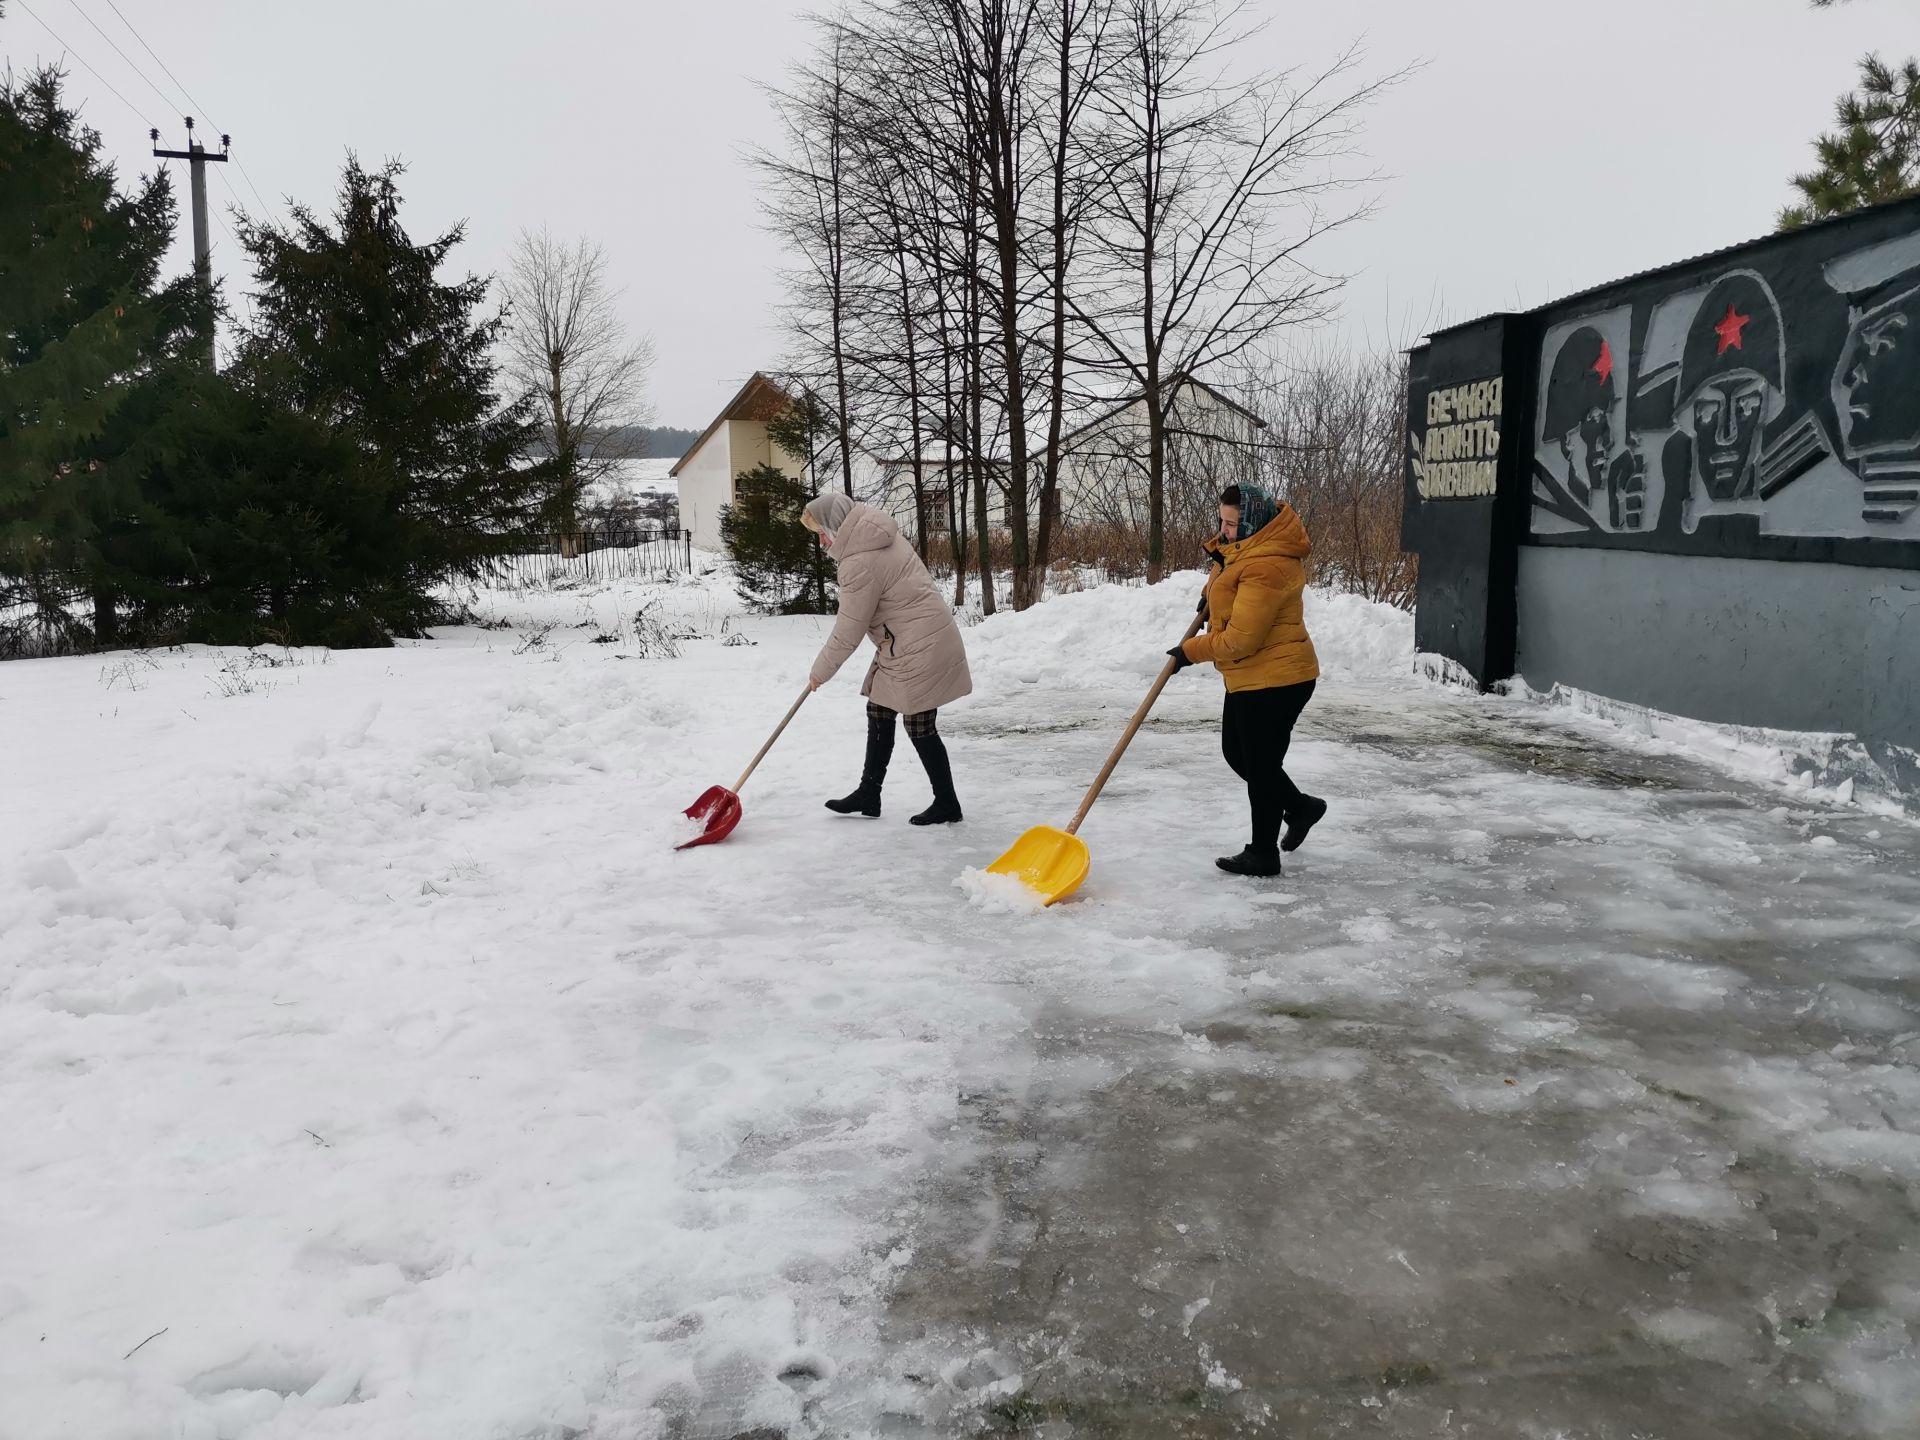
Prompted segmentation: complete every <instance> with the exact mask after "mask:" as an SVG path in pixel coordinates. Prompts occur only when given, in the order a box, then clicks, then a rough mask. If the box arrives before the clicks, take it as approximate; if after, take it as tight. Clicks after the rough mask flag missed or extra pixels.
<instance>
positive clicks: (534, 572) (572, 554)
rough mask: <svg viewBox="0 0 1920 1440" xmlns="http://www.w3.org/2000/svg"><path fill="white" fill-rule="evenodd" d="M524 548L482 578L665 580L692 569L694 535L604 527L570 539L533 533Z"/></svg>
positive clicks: (508, 581) (515, 581) (513, 581)
mask: <svg viewBox="0 0 1920 1440" xmlns="http://www.w3.org/2000/svg"><path fill="white" fill-rule="evenodd" d="M522 543H523V546H524V548H521V549H518V550H516V551H515V553H514V554H511V555H502V556H500V557H498V558H497V559H494V560H492V561H489V562H488V564H487V567H486V570H485V572H484V577H483V578H484V579H485V580H487V581H490V582H492V583H495V584H505V585H564V584H587V583H592V582H594V581H601V580H633V579H640V578H652V577H664V576H667V575H671V574H673V573H675V572H676V571H686V570H691V569H692V568H693V532H692V531H690V530H660V529H639V528H631V529H630V528H622V527H617V526H605V527H599V528H594V529H586V530H579V531H576V532H574V533H573V534H572V535H566V536H562V535H530V536H527V537H525V539H524V541H523V542H522Z"/></svg>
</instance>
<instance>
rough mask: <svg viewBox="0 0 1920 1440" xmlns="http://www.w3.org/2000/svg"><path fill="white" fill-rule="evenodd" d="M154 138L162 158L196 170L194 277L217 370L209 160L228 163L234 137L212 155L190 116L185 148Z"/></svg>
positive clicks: (225, 139) (206, 340)
mask: <svg viewBox="0 0 1920 1440" xmlns="http://www.w3.org/2000/svg"><path fill="white" fill-rule="evenodd" d="M148 134H150V135H151V136H152V137H153V153H154V154H155V155H157V156H159V157H160V158H161V159H162V160H185V161H186V162H187V163H188V167H189V169H190V171H191V173H192V180H193V186H192V188H193V279H194V286H195V288H196V289H197V290H199V292H200V304H201V306H202V307H203V309H202V317H203V318H202V321H201V324H202V326H203V327H204V328H203V333H202V335H201V341H202V343H203V344H204V345H205V346H206V361H207V368H208V369H209V370H211V369H213V365H214V358H213V242H212V241H211V240H210V239H209V238H208V236H207V163H208V162H209V161H212V162H214V163H215V164H222V165H224V164H225V163H226V160H227V152H228V151H229V150H231V149H232V148H233V137H232V136H231V135H222V136H221V137H220V153H219V154H218V155H212V154H209V153H208V152H207V148H206V146H204V145H202V144H201V143H200V142H199V141H198V140H196V139H194V138H193V117H192V116H191V115H189V116H187V148H186V149H184V150H162V149H161V148H160V132H159V131H158V130H151V131H149V132H148Z"/></svg>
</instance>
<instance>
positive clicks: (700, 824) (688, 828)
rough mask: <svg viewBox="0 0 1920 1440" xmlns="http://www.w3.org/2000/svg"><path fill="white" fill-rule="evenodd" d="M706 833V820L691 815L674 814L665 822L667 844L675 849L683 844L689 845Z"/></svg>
mask: <svg viewBox="0 0 1920 1440" xmlns="http://www.w3.org/2000/svg"><path fill="white" fill-rule="evenodd" d="M706 833H707V822H706V821H705V820H697V819H695V818H694V817H693V816H691V815H675V816H674V817H673V818H672V819H671V820H669V821H668V822H667V844H668V846H669V847H671V848H672V849H675V850H678V849H679V848H680V847H681V846H683V845H691V844H692V843H693V842H694V841H696V840H698V839H699V838H700V837H701V836H702V835H704V834H706Z"/></svg>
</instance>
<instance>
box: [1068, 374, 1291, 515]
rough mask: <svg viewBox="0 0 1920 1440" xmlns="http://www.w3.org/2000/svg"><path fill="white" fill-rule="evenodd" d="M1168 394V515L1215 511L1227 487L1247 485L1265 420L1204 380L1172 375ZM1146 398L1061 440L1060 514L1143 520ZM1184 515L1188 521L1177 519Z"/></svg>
mask: <svg viewBox="0 0 1920 1440" xmlns="http://www.w3.org/2000/svg"><path fill="white" fill-rule="evenodd" d="M1161 390H1162V392H1163V393H1164V394H1165V396H1166V400H1165V402H1164V403H1165V405H1166V410H1167V426H1166V429H1167V433H1166V441H1167V453H1166V456H1165V461H1164V465H1165V469H1164V472H1163V473H1164V476H1165V479H1166V486H1167V499H1168V510H1169V513H1170V514H1171V515H1175V516H1179V515H1180V512H1181V511H1183V510H1186V509H1189V508H1193V507H1198V509H1199V510H1201V511H1205V510H1209V509H1211V508H1212V505H1213V500H1214V497H1215V496H1216V495H1217V494H1218V492H1219V491H1220V490H1223V489H1225V488H1226V487H1227V486H1228V485H1235V484H1239V483H1241V482H1243V481H1247V480H1251V479H1252V478H1253V475H1254V473H1255V471H1256V469H1257V468H1258V467H1257V465H1256V463H1255V454H1256V450H1257V447H1258V446H1259V444H1260V432H1261V431H1262V430H1264V429H1266V428H1267V422H1266V421H1264V420H1262V419H1261V418H1260V417H1259V416H1258V415H1255V414H1254V413H1253V412H1252V411H1251V410H1249V409H1247V408H1246V406H1244V405H1242V404H1240V403H1239V402H1238V401H1236V400H1234V399H1232V398H1231V397H1229V396H1227V395H1223V394H1222V393H1221V392H1220V391H1218V390H1216V389H1214V388H1213V387H1212V386H1211V385H1209V384H1207V383H1206V381H1204V380H1199V379H1196V378H1195V377H1193V376H1191V375H1184V374H1181V375H1173V376H1170V377H1169V378H1168V379H1166V380H1164V381H1162V382H1161ZM1147 442H1148V431H1147V397H1146V395H1145V394H1144V393H1140V394H1136V395H1132V396H1129V397H1127V398H1126V399H1123V400H1119V401H1116V402H1114V403H1113V404H1112V405H1111V406H1109V407H1108V408H1106V409H1105V410H1102V411H1101V412H1100V413H1098V414H1097V415H1095V416H1094V417H1093V418H1092V419H1091V420H1088V421H1086V422H1085V423H1084V424H1081V425H1079V426H1077V427H1075V428H1074V429H1073V430H1071V431H1070V432H1068V433H1067V434H1066V435H1063V436H1062V437H1061V440H1060V448H1061V452H1062V453H1061V461H1060V515H1061V518H1062V519H1063V520H1064V521H1065V522H1066V523H1067V524H1069V525H1072V524H1112V525H1122V526H1127V527H1129V528H1135V529H1139V528H1144V527H1145V525H1146V523H1147V461H1148V453H1147V451H1148V443H1147ZM1181 518H1185V517H1184V516H1182V517H1181Z"/></svg>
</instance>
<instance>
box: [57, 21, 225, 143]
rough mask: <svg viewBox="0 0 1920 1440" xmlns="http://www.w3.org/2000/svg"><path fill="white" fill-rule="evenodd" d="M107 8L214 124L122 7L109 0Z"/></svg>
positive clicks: (189, 102)
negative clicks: (122, 10) (117, 16)
mask: <svg viewBox="0 0 1920 1440" xmlns="http://www.w3.org/2000/svg"><path fill="white" fill-rule="evenodd" d="M74 8H75V9H76V10H77V9H79V8H80V7H79V5H78V3H77V0H76V3H75V5H74ZM107 8H108V9H109V10H111V11H113V13H114V14H116V15H119V16H120V23H121V24H122V25H124V26H126V27H127V32H128V33H129V34H130V35H132V36H133V38H134V39H136V40H138V41H139V42H140V48H141V49H142V50H145V51H146V52H147V54H149V55H151V56H153V63H154V64H156V65H158V66H159V67H160V68H161V69H162V70H165V71H166V72H167V78H168V79H169V80H171V81H173V84H174V88H175V89H176V90H178V91H179V92H180V93H181V94H182V95H183V96H185V97H186V101H187V103H188V104H189V105H191V106H193V108H194V109H196V110H198V111H199V112H200V114H201V117H202V118H203V119H205V120H206V122H207V124H209V125H212V124H213V116H211V115H209V114H208V113H207V107H206V106H204V105H202V104H201V103H200V102H199V101H198V100H196V99H194V98H193V92H192V91H191V90H189V89H187V87H186V86H185V85H182V84H181V83H180V77H179V76H178V75H176V74H174V73H173V71H172V70H170V69H168V68H167V62H166V61H164V60H162V59H161V58H160V52H159V51H157V50H155V49H154V48H153V46H151V45H149V44H147V37H146V36H144V35H142V34H141V33H140V32H139V31H138V30H136V29H134V28H133V22H132V21H131V20H129V19H127V17H126V16H125V15H124V14H122V13H121V10H120V7H119V6H118V5H116V4H114V3H113V0H107ZM96 28H97V27H96ZM216 128H217V127H216Z"/></svg>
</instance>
